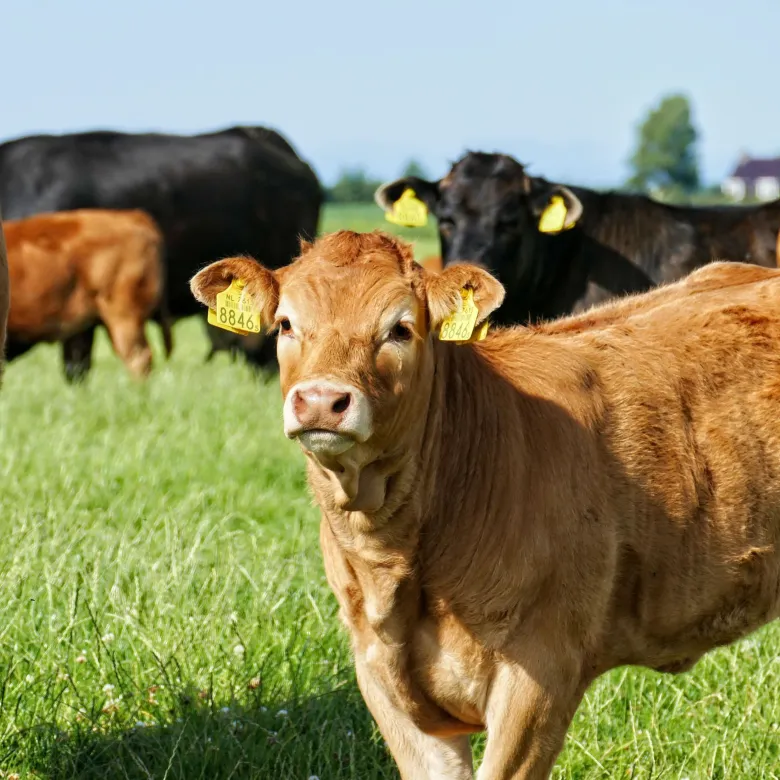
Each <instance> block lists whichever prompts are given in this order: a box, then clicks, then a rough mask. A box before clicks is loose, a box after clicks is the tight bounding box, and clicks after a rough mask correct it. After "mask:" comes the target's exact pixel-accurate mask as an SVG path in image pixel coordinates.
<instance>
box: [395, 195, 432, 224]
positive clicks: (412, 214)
mask: <svg viewBox="0 0 780 780" xmlns="http://www.w3.org/2000/svg"><path fill="white" fill-rule="evenodd" d="M385 219H386V220H387V221H388V222H392V223H393V224H395V225H403V226H404V227H425V225H427V224H428V207H427V206H426V205H425V204H424V203H423V202H422V201H421V200H420V199H419V198H418V197H417V195H415V192H414V190H413V189H410V188H407V189H405V190H404V191H403V193H402V194H401V197H400V198H398V200H397V201H396V202H395V203H393V208H392V211H386V212H385Z"/></svg>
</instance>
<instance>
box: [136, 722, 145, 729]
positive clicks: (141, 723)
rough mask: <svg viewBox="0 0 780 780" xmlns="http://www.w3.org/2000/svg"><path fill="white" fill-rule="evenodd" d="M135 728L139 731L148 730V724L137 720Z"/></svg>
mask: <svg viewBox="0 0 780 780" xmlns="http://www.w3.org/2000/svg"><path fill="white" fill-rule="evenodd" d="M135 727H136V728H137V729H144V728H146V724H145V723H144V722H143V721H142V720H137V721H136V722H135Z"/></svg>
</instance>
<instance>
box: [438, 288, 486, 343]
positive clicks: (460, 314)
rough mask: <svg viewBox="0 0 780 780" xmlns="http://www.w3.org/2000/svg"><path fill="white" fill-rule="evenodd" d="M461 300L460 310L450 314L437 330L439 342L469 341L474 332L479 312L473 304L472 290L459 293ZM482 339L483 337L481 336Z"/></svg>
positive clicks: (468, 289)
mask: <svg viewBox="0 0 780 780" xmlns="http://www.w3.org/2000/svg"><path fill="white" fill-rule="evenodd" d="M460 296H461V298H462V299H463V302H462V305H461V307H460V309H458V310H457V311H454V312H452V314H450V316H449V317H447V319H446V320H444V322H442V324H441V328H439V341H469V340H470V339H471V334H472V333H473V332H474V325H475V324H476V322H477V316H478V315H479V310H478V309H477V305H476V304H475V303H474V290H472V289H471V288H467V289H464V290H461V291H460ZM483 338H484V336H483Z"/></svg>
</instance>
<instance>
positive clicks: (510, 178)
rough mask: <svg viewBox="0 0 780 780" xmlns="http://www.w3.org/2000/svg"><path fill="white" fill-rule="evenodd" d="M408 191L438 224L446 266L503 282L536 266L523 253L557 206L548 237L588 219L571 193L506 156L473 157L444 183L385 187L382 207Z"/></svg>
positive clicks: (379, 194)
mask: <svg viewBox="0 0 780 780" xmlns="http://www.w3.org/2000/svg"><path fill="white" fill-rule="evenodd" d="M407 189H412V190H414V192H415V194H416V195H417V197H418V198H419V199H420V200H422V201H423V202H424V203H425V204H426V205H427V207H428V210H429V211H430V212H431V213H432V214H434V215H435V216H436V218H437V220H438V223H439V236H440V239H441V255H442V261H443V262H444V264H447V263H452V262H457V261H459V260H464V261H468V262H471V263H477V264H479V265H482V266H484V267H485V268H487V269H488V270H490V271H492V272H494V273H497V274H498V275H499V276H504V275H505V274H506V272H507V270H508V269H509V268H510V267H511V268H512V271H513V273H518V274H520V275H522V274H523V270H524V269H521V268H518V267H517V265H518V263H522V262H523V260H522V258H523V256H526V258H527V261H528V262H533V260H532V255H533V253H531V252H525V253H524V252H521V246H522V244H523V243H524V242H526V243H527V242H528V240H529V239H532V238H533V237H539V236H540V219H541V218H542V215H543V214H545V211H546V210H547V209H548V207H549V206H550V205H551V204H553V205H554V206H555V207H556V209H557V214H558V217H559V218H558V220H557V223H556V219H555V218H553V219H552V220H545V224H542V228H543V229H544V232H545V233H548V234H549V233H557V232H562V231H564V230H566V229H567V228H569V227H572V226H573V225H574V224H575V223H576V222H577V220H578V219H579V218H580V216H581V214H582V204H581V203H580V201H579V199H578V198H577V196H576V195H575V194H574V193H573V192H572V191H571V190H569V189H568V188H567V187H564V186H562V185H560V184H555V183H552V182H548V181H546V180H544V179H540V178H536V177H531V176H529V175H528V174H527V173H526V172H525V170H524V169H523V166H522V165H520V163H518V162H517V161H516V160H514V159H513V158H511V157H509V156H507V155H505V154H485V153H483V152H468V153H467V154H466V155H465V156H464V157H463V158H461V159H460V160H459V161H458V162H456V163H455V164H454V165H453V166H452V169H451V170H450V172H449V173H448V174H447V175H446V176H445V177H444V178H443V179H440V180H439V181H435V182H431V181H425V180H424V179H419V178H417V177H415V176H407V177H405V178H403V179H398V180H397V181H393V182H390V183H389V184H384V185H382V186H381V187H380V188H379V189H378V190H377V191H376V195H375V199H376V202H377V203H378V204H379V206H380V207H381V208H383V209H384V210H385V211H389V210H391V209H392V207H393V204H394V203H395V202H396V201H397V200H398V199H399V198H400V197H401V195H402V193H403V192H404V191H405V190H407ZM556 196H558V197H557V198H556ZM548 216H549V214H548ZM547 222H550V223H551V224H552V227H553V229H552V230H551V229H550V225H548V224H546V223H547ZM544 238H546V236H545V237H544Z"/></svg>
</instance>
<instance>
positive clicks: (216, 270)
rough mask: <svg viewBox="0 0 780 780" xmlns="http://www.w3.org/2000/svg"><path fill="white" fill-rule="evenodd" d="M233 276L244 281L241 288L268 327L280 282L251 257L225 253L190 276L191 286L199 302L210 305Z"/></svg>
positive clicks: (211, 307) (210, 306) (271, 321)
mask: <svg viewBox="0 0 780 780" xmlns="http://www.w3.org/2000/svg"><path fill="white" fill-rule="evenodd" d="M234 279H240V280H241V281H242V282H244V283H245V284H246V287H245V288H244V289H245V290H246V293H247V294H248V295H249V296H251V298H252V302H253V304H254V307H255V309H256V310H257V311H258V312H259V314H260V319H261V320H262V322H263V325H265V327H266V328H268V327H270V326H271V325H272V323H273V320H274V315H275V314H276V307H277V306H278V305H279V282H278V281H277V279H276V276H275V275H274V273H273V271H269V270H268V269H267V268H264V267H263V266H262V265H260V263H258V262H257V261H256V260H253V259H252V258H251V257H228V258H225V259H224V260H217V262H216V263H212V264H211V265H207V266H206V267H205V268H204V269H202V270H201V271H198V273H197V274H195V276H193V277H192V279H191V280H190V290H192V294H193V295H194V296H195V297H196V298H197V299H198V300H199V301H200V302H201V303H203V304H205V305H206V306H208V307H209V308H210V309H213V308H214V306H215V304H216V301H217V294H218V293H221V292H222V291H223V290H225V289H227V288H228V287H229V286H230V283H231V282H232V281H233V280H234Z"/></svg>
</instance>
